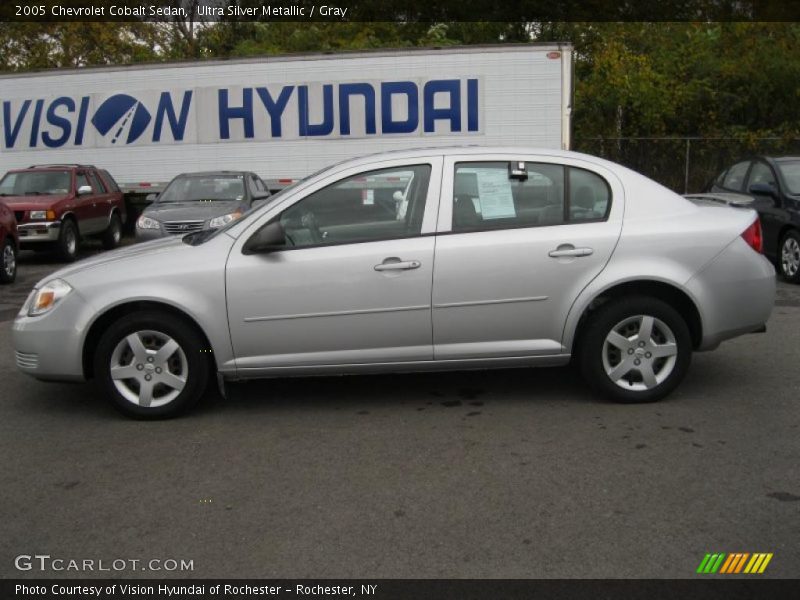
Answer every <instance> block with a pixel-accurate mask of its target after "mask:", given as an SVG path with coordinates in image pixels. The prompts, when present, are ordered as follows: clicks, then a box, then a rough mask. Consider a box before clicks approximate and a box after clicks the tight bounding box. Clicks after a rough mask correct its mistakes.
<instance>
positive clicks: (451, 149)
mask: <svg viewBox="0 0 800 600" xmlns="http://www.w3.org/2000/svg"><path fill="white" fill-rule="evenodd" d="M484 154H511V155H520V156H532V155H533V156H536V155H540V156H542V157H549V158H572V159H580V160H584V161H587V162H591V163H594V164H597V165H602V166H605V167H611V168H614V169H620V168H621V165H618V164H616V163H613V162H611V161H608V160H605V159H602V158H599V157H597V156H592V155H590V154H583V153H581V152H573V151H571V150H556V149H553V148H534V147H525V146H477V145H469V146H438V147H437V146H432V147H429V148H414V149H407V150H388V151H385V152H380V153H377V154H369V155H365V156H359V157H356V158H351V159H348V160H343V161H341V162H339V163H334V164H331V165H329V167H327V168H330V167H333V166H344V165H352V166H358V165H360V164H369V163H373V162H376V161H378V160H380V159H384V158H385V159H390V160H393V159H400V160H405V159H414V158H425V157H430V156H472V155H476V156H480V155H484ZM327 168H326V169H323V170H327Z"/></svg>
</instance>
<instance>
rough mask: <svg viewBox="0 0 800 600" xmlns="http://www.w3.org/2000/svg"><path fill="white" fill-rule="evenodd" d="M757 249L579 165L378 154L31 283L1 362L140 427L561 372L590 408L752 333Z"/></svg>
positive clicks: (765, 282) (767, 297)
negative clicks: (430, 374) (373, 379)
mask: <svg viewBox="0 0 800 600" xmlns="http://www.w3.org/2000/svg"><path fill="white" fill-rule="evenodd" d="M403 205H404V207H403ZM398 207H401V208H400V210H398ZM760 239H761V238H760V229H759V222H758V216H757V215H756V213H755V212H754V211H752V210H749V209H742V208H733V207H729V206H725V205H722V204H720V203H713V202H697V203H694V202H691V201H689V200H687V199H685V198H682V197H680V196H678V195H677V194H675V193H673V192H671V191H670V190H668V189H666V188H664V187H662V186H660V185H659V184H657V183H655V182H653V181H651V180H649V179H647V178H646V177H644V176H642V175H639V174H638V173H635V172H633V171H631V170H629V169H626V168H624V167H622V166H620V165H616V164H614V163H611V162H608V161H605V160H602V159H599V158H595V157H591V156H587V155H584V154H578V153H574V152H564V151H548V150H531V149H526V148H480V147H458V148H436V149H427V150H416V151H405V152H389V153H385V154H379V155H374V156H369V157H365V158H360V159H355V160H350V161H347V162H343V163H339V164H337V165H335V166H333V167H330V168H329V169H326V170H325V171H322V172H320V173H317V174H315V175H312V176H310V177H308V178H307V179H305V180H304V181H302V182H300V183H298V184H297V185H295V187H293V188H290V189H288V190H286V191H284V192H282V193H281V194H280V195H277V196H276V197H275V199H274V200H273V201H272V202H269V203H267V204H265V205H263V206H261V207H259V208H256V209H254V210H252V211H250V212H249V213H247V214H246V215H244V216H242V217H241V218H240V219H237V220H234V221H231V222H230V223H228V224H227V225H225V226H224V227H222V228H220V229H217V230H216V231H214V230H204V231H198V232H195V233H191V234H188V235H184V236H182V237H171V238H167V239H164V240H160V241H155V242H152V243H150V244H147V245H144V246H133V247H130V248H125V249H122V250H118V251H117V252H116V253H114V255H113V257H112V256H104V257H101V258H90V259H87V260H85V261H83V262H82V263H80V264H78V265H75V266H73V267H70V268H66V269H62V270H61V271H59V272H56V273H54V274H52V275H50V276H48V277H47V278H46V279H44V280H42V281H41V282H39V283H38V284H37V285H36V287H35V289H34V291H33V292H32V294H31V295H30V297H29V298H28V300H27V301H26V302H25V304H24V306H23V308H22V310H21V311H20V313H19V315H18V317H17V319H16V321H15V322H14V325H13V337H14V347H15V349H16V352H17V366H18V367H19V369H21V370H22V371H23V372H25V373H27V374H29V375H31V376H33V377H36V378H39V379H45V380H47V379H50V380H72V381H82V380H85V379H88V378H96V379H97V380H98V382H99V385H100V387H101V389H102V390H103V395H104V396H105V397H107V398H109V399H110V400H111V401H112V402H113V403H114V404H115V406H116V407H117V408H119V409H120V410H122V411H124V412H125V413H127V414H129V415H132V416H135V417H141V418H155V417H165V416H170V415H175V414H177V413H179V412H180V411H183V410H186V409H187V408H189V407H190V406H191V405H192V404H193V403H194V402H195V401H196V400H197V399H198V398H199V397H200V396H201V395H202V393H203V390H204V388H205V386H206V382H207V380H208V379H209V377H210V376H212V377H213V376H214V375H217V378H218V381H219V382H220V384H221V385H222V382H224V380H225V379H247V378H256V377H285V376H289V375H299V376H303V375H311V374H317V375H318V374H345V373H371V372H383V371H415V370H447V369H456V370H457V369H467V368H469V369H475V368H494V367H515V366H516V367H522V366H545V365H563V364H566V363H567V362H569V360H570V359H571V358H572V357H575V359H576V360H577V362H578V363H579V365H580V367H581V370H582V372H583V375H584V377H585V378H586V380H587V381H588V382H589V383H590V384H591V385H592V386H593V387H594V388H595V389H596V390H597V391H598V393H600V394H602V395H604V396H607V397H610V398H612V399H614V400H617V401H620V402H650V401H655V400H658V399H660V398H663V397H664V396H666V395H667V394H668V393H670V392H671V391H672V390H673V389H675V387H676V386H677V385H678V383H679V382H680V381H681V380H682V379H683V377H684V375H685V374H686V372H687V370H688V368H689V363H690V360H691V356H692V353H693V352H694V351H699V350H711V349H713V348H716V347H717V346H718V345H719V344H720V343H721V342H722V341H724V340H727V339H729V338H733V337H736V336H739V335H742V334H745V333H750V332H754V331H763V330H764V327H765V325H764V324H765V323H766V321H767V319H768V318H769V315H770V313H771V311H772V307H773V304H774V299H775V269H774V268H773V267H772V265H771V264H770V262H769V261H768V260H767V259H766V258H765V257H764V255H763V254H761V247H760ZM434 263H435V268H434Z"/></svg>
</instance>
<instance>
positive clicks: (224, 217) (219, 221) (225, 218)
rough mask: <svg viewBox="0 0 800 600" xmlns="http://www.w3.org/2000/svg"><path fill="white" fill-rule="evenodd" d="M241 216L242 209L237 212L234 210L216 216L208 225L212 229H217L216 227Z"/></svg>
mask: <svg viewBox="0 0 800 600" xmlns="http://www.w3.org/2000/svg"><path fill="white" fill-rule="evenodd" d="M241 216H242V211H240V210H237V211H236V212H232V213H229V214H227V215H222V216H221V217H214V218H213V219H211V220H210V221H209V222H208V226H209V227H210V228H211V229H215V228H216V227H222V226H223V225H227V224H228V223H230V222H231V221H235V220H236V219H238V218H239V217H241Z"/></svg>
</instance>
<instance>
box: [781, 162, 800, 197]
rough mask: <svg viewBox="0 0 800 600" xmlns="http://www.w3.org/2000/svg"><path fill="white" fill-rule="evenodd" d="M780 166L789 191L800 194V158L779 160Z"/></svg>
mask: <svg viewBox="0 0 800 600" xmlns="http://www.w3.org/2000/svg"><path fill="white" fill-rule="evenodd" d="M778 167H779V168H780V170H781V174H782V175H783V179H784V180H785V181H786V187H787V188H788V189H789V193H790V194H794V195H798V194H800V160H792V161H787V162H779V163H778Z"/></svg>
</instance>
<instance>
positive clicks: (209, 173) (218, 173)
mask: <svg viewBox="0 0 800 600" xmlns="http://www.w3.org/2000/svg"><path fill="white" fill-rule="evenodd" d="M250 174H251V173H250V171H195V172H192V173H181V174H180V175H176V177H219V176H221V175H228V176H230V175H250Z"/></svg>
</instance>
